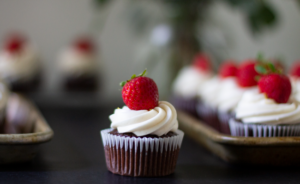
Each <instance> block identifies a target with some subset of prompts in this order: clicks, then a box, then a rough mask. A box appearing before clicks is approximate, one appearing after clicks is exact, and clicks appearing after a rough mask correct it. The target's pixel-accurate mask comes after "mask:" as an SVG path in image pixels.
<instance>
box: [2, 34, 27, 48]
mask: <svg viewBox="0 0 300 184" xmlns="http://www.w3.org/2000/svg"><path fill="white" fill-rule="evenodd" d="M24 43H25V38H24V37H23V36H22V35H21V34H18V33H14V34H11V35H9V36H8V37H7V39H6V42H5V46H4V47H5V50H7V51H8V52H10V53H18V52H20V51H21V50H22V48H23V46H24Z"/></svg>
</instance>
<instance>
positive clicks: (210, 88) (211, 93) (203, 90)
mask: <svg viewBox="0 0 300 184" xmlns="http://www.w3.org/2000/svg"><path fill="white" fill-rule="evenodd" d="M220 82H221V81H220V78H219V77H217V76H215V77H213V78H211V79H209V80H207V81H206V82H204V83H203V84H202V85H201V86H200V87H199V89H198V96H199V97H200V98H201V99H202V101H203V102H204V103H206V104H208V105H210V106H212V107H217V106H218V99H217V96H218V94H219V93H220V89H221V85H220V84H221V83H220Z"/></svg>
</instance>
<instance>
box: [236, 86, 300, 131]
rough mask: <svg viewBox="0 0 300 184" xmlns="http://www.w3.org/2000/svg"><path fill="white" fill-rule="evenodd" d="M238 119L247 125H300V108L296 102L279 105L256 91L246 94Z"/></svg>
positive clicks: (238, 112) (238, 109)
mask: <svg viewBox="0 0 300 184" xmlns="http://www.w3.org/2000/svg"><path fill="white" fill-rule="evenodd" d="M236 118H237V119H241V120H242V122H243V123H245V124H272V125H278V124H296V123H300V106H299V103H298V102H295V101H294V102H289V103H282V104H278V103H276V102H275V101H274V100H273V99H268V98H267V97H266V95H265V94H262V93H259V92H258V89H255V90H250V91H247V92H245V93H244V95H243V97H242V99H241V101H240V102H239V104H238V106H237V109H236Z"/></svg>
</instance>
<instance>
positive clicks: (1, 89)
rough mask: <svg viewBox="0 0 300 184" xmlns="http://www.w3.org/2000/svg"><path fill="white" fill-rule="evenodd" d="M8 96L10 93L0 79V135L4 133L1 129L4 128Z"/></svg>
mask: <svg viewBox="0 0 300 184" xmlns="http://www.w3.org/2000/svg"><path fill="white" fill-rule="evenodd" d="M9 96H10V91H9V89H8V87H7V85H6V84H5V82H3V81H2V80H1V79H0V133H3V132H4V130H3V129H4V126H5V117H6V112H7V104H8V99H9Z"/></svg>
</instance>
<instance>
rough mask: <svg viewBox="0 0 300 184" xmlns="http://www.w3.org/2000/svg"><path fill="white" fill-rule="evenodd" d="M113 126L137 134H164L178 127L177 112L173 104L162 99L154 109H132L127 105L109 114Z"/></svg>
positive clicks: (120, 130) (121, 130)
mask: <svg viewBox="0 0 300 184" xmlns="http://www.w3.org/2000/svg"><path fill="white" fill-rule="evenodd" d="M109 119H110V120H111V128H116V129H118V132H119V133H129V132H130V133H134V134H135V135H136V136H144V135H148V134H154V135H157V136H162V135H164V134H167V133H168V132H170V131H173V132H175V131H176V130H177V129H178V121H177V113H176V110H175V108H174V107H173V105H172V104H170V103H169V102H166V101H160V102H159V105H158V106H157V107H155V108H154V109H152V110H149V111H148V110H131V109H129V108H128V107H127V106H124V107H123V108H122V109H115V111H114V113H113V114H112V115H110V116H109Z"/></svg>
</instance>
